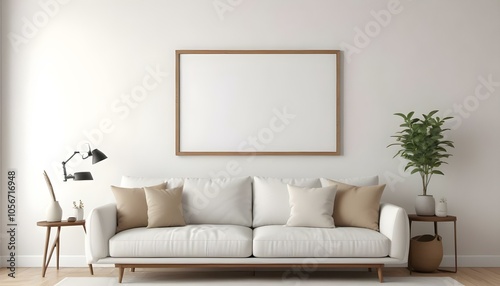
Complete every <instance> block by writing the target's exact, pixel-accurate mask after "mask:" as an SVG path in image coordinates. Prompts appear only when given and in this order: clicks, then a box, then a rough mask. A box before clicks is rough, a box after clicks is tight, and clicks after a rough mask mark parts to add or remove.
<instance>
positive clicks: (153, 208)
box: [144, 187, 186, 228]
mask: <svg viewBox="0 0 500 286" xmlns="http://www.w3.org/2000/svg"><path fill="white" fill-rule="evenodd" d="M144 192H145V193H146V202H147V205H148V228H152V227H164V226H183V225H186V222H185V221H184V215H183V212H182V187H178V188H174V189H161V190H159V189H154V188H147V187H146V188H144Z"/></svg>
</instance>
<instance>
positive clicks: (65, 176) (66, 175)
mask: <svg viewBox="0 0 500 286" xmlns="http://www.w3.org/2000/svg"><path fill="white" fill-rule="evenodd" d="M76 154H80V152H78V151H75V153H73V155H71V157H69V158H68V160H66V161H64V162H62V166H63V172H64V181H65V182H66V181H67V180H68V179H72V178H74V177H73V175H69V176H68V174H67V173H66V163H68V162H69V160H71V159H72V158H73V157H75V155H76Z"/></svg>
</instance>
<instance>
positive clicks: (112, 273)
mask: <svg viewBox="0 0 500 286" xmlns="http://www.w3.org/2000/svg"><path fill="white" fill-rule="evenodd" d="M148 271H170V270H163V269H145V270H142V269H137V272H135V273H126V275H147V273H148ZM8 273H9V271H8V270H7V269H6V268H2V269H0V285H2V286H8V285H12V286H17V285H19V286H25V285H29V286H52V285H55V284H57V283H58V282H59V281H61V280H62V279H63V278H65V277H87V276H88V277H90V273H89V269H88V268H60V269H59V270H56V269H55V268H49V269H47V274H46V275H45V278H42V269H41V268H17V269H16V278H11V277H9V276H8ZM117 275H118V270H117V269H115V268H113V267H95V268H94V276H98V277H117ZM411 275H412V276H423V277H426V276H444V277H451V278H453V279H455V280H457V281H458V282H460V283H462V284H464V285H467V286H468V285H473V286H476V285H500V268H459V270H458V273H446V272H438V273H431V274H425V273H415V272H414V273H413V274H411ZM384 276H385V277H391V276H392V277H396V276H398V277H399V276H410V273H409V272H408V270H407V269H406V268H395V267H386V268H384ZM374 279H376V273H374Z"/></svg>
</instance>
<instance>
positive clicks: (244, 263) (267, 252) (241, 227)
mask: <svg viewBox="0 0 500 286" xmlns="http://www.w3.org/2000/svg"><path fill="white" fill-rule="evenodd" d="M336 181H337V182H343V183H346V184H350V185H356V186H372V185H377V184H378V177H377V176H374V177H365V178H353V179H344V180H340V179H339V180H336ZM160 183H166V186H167V188H175V187H180V186H182V187H183V190H182V213H183V215H184V220H185V222H186V225H185V226H178V227H176V226H174V227H146V226H142V227H134V228H130V229H126V230H123V231H119V232H116V230H117V215H120V214H118V212H119V211H118V210H117V204H115V203H110V204H107V205H103V206H100V207H97V208H95V209H93V210H92V211H91V212H90V213H89V215H88V217H87V220H86V229H87V235H86V238H85V239H86V243H85V246H86V257H87V262H88V264H89V265H90V266H91V265H92V264H114V265H115V267H117V268H119V270H120V273H119V282H120V283H121V282H122V279H123V273H124V269H126V268H130V269H131V270H132V271H134V270H135V268H150V267H172V268H176V267H195V268H199V267H214V268H216V267H217V268H219V267H228V268H240V267H241V268H248V267H250V268H253V269H255V268H274V267H279V268H285V267H292V266H295V267H294V269H297V266H299V269H300V266H302V267H303V268H305V269H311V267H313V268H314V269H316V268H326V267H332V268H333V267H345V268H351V267H366V268H368V269H370V270H371V269H372V268H376V269H377V270H378V278H379V280H380V282H382V281H383V276H382V269H383V266H384V265H389V264H403V263H406V262H407V259H408V247H409V227H408V217H407V214H406V212H405V210H404V209H403V208H401V207H398V206H396V205H393V204H388V203H380V205H377V207H378V209H377V216H378V217H377V218H376V220H377V223H378V225H377V228H378V229H369V228H365V227H352V226H336V227H295V226H286V225H287V221H288V219H289V217H290V205H289V200H290V196H289V193H288V189H287V186H288V185H292V186H301V187H308V188H321V187H324V186H326V185H328V184H329V183H330V181H328V180H326V179H320V178H305V179H282V178H264V177H242V178H212V179H203V178H184V179H162V178H158V179H150V178H134V177H127V176H124V177H123V178H122V181H121V185H120V187H123V188H141V187H144V186H152V185H156V184H160ZM382 189H383V187H382ZM337 196H338V193H337ZM335 203H337V202H335ZM335 208H338V206H337V204H335ZM334 212H335V210H334ZM311 264H312V265H313V266H311ZM308 266H309V268H307V267H308ZM291 274H293V273H291Z"/></svg>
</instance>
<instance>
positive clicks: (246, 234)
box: [109, 224, 252, 257]
mask: <svg viewBox="0 0 500 286" xmlns="http://www.w3.org/2000/svg"><path fill="white" fill-rule="evenodd" d="M109 254H110V256H111V257H249V256H251V255H252V229H251V228H248V227H244V226H238V225H208V224H204V225H187V226H182V227H165V228H144V227H143V228H134V229H128V230H125V231H122V232H120V233H117V234H116V235H114V236H113V237H112V238H111V239H110V240H109Z"/></svg>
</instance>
